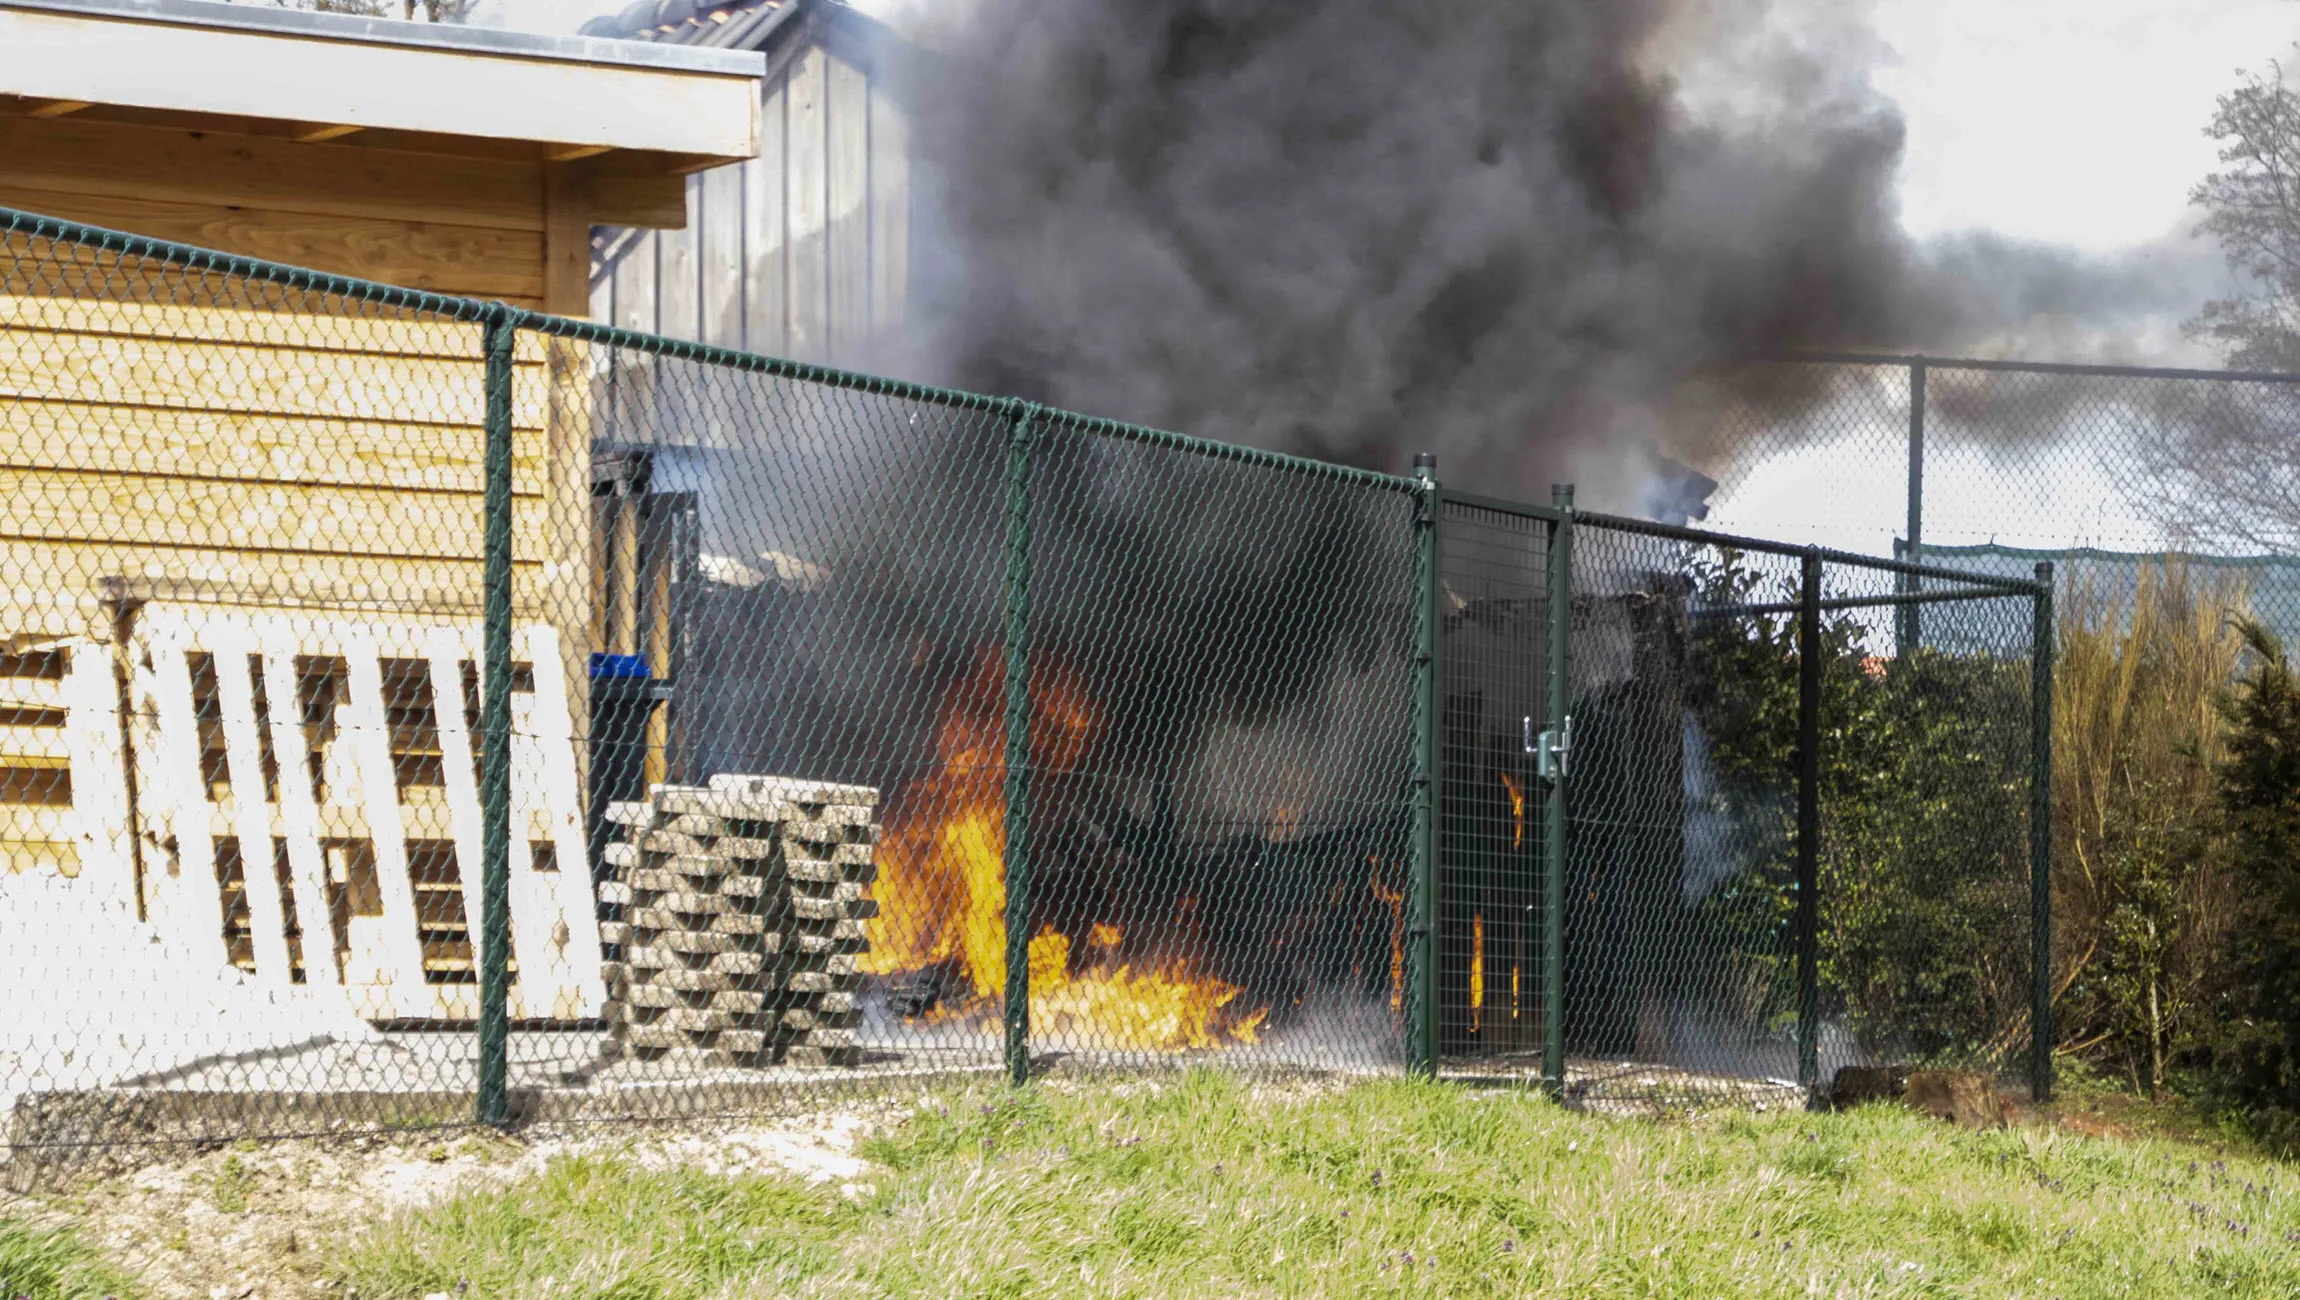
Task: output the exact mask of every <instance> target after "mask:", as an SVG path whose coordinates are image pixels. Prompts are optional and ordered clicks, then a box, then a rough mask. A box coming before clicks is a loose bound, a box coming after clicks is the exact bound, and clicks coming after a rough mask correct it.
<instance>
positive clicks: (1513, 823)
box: [1501, 772, 1525, 849]
mask: <svg viewBox="0 0 2300 1300" xmlns="http://www.w3.org/2000/svg"><path fill="white" fill-rule="evenodd" d="M1501 783H1502V785H1504V786H1506V787H1507V788H1508V789H1509V824H1510V837H1509V846H1510V847H1511V848H1513V849H1522V848H1524V847H1525V787H1524V786H1522V785H1519V784H1518V781H1517V778H1516V777H1514V776H1512V775H1510V774H1509V773H1507V772H1504V773H1502V774H1501Z"/></svg>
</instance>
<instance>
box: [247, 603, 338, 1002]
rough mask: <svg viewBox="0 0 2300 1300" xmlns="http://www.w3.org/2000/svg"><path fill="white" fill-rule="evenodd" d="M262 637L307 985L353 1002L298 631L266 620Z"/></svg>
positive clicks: (319, 993) (282, 818)
mask: <svg viewBox="0 0 2300 1300" xmlns="http://www.w3.org/2000/svg"><path fill="white" fill-rule="evenodd" d="M259 636H260V637H261V641H262V649H263V673H264V698H265V700H266V701H267V702H269V704H270V706H271V733H272V757H273V759H274V760H275V761H276V762H278V763H279V770H280V779H279V803H278V808H279V819H280V827H279V829H280V831H281V836H280V838H281V839H283V840H285V841H286V842H287V854H288V877H289V879H290V881H291V882H292V883H293V885H294V887H295V918H296V928H297V929H299V930H301V931H303V972H304V974H303V977H304V983H305V986H306V987H307V988H309V989H311V990H313V991H314V995H315V996H317V997H320V998H324V999H328V1000H331V1001H336V1002H346V1003H347V1004H348V999H347V995H346V994H345V991H344V987H343V986H344V975H343V971H342V969H341V968H340V967H339V966H338V965H337V964H336V958H335V923H334V921H333V919H332V918H331V916H330V914H329V911H328V905H327V863H326V860H325V858H324V857H323V855H322V854H321V851H320V843H319V805H318V803H317V801H316V800H314V799H313V798H312V789H311V757H310V754H309V752H308V751H307V750H306V748H305V745H304V734H303V718H302V717H301V707H300V702H299V700H298V697H297V694H296V668H295V661H296V631H295V627H294V625H293V624H291V623H289V621H288V620H286V619H280V618H270V619H265V620H264V621H263V622H262V624H261V626H260V631H259Z"/></svg>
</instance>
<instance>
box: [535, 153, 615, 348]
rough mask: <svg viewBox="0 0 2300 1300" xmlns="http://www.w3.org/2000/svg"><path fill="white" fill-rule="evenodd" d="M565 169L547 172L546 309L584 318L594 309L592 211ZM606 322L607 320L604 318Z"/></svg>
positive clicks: (554, 313)
mask: <svg viewBox="0 0 2300 1300" xmlns="http://www.w3.org/2000/svg"><path fill="white" fill-rule="evenodd" d="M580 189H581V187H580V186H579V185H578V184H577V182H576V180H575V178H574V177H573V176H572V175H570V174H569V173H568V170H567V168H566V167H564V166H551V167H545V168H544V169H543V247H542V250H541V255H542V259H543V274H542V288H541V290H540V292H541V294H542V296H543V310H545V311H547V312H550V313H552V314H553V315H558V316H578V317H579V316H583V315H585V314H587V313H588V312H589V311H590V307H591V211H590V208H589V207H588V206H587V205H586V204H585V203H584V202H583V201H582V194H581V192H580ZM602 319H603V318H602Z"/></svg>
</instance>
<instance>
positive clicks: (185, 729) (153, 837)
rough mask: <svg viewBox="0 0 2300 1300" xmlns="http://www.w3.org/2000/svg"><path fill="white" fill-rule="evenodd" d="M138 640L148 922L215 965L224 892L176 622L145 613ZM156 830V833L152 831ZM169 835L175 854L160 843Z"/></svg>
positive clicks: (223, 959)
mask: <svg viewBox="0 0 2300 1300" xmlns="http://www.w3.org/2000/svg"><path fill="white" fill-rule="evenodd" d="M142 638H143V641H144V646H145V654H144V657H145V659H146V661H147V662H148V663H149V665H150V666H149V667H148V668H144V669H141V671H140V673H139V676H140V677H141V679H142V684H141V686H140V687H139V689H138V691H137V695H138V700H137V711H138V712H139V713H142V714H145V715H146V716H149V717H150V718H151V719H152V720H153V726H152V734H151V735H150V736H149V738H148V739H147V740H145V741H144V742H142V743H139V744H138V746H137V750H138V754H139V757H141V755H142V754H143V753H145V752H146V751H147V748H148V751H149V752H150V753H151V755H152V761H151V763H150V765H149V766H148V767H143V768H142V770H141V772H140V773H139V775H140V778H141V779H140V780H139V781H138V783H137V787H138V791H139V799H140V800H148V802H149V804H150V806H151V808H152V810H153V812H154V813H155V814H156V819H155V820H156V822H157V825H156V826H152V825H150V824H149V823H148V824H147V831H146V834H147V838H148V840H149V842H148V843H147V844H146V845H145V854H144V860H145V862H146V864H147V865H146V868H145V875H146V878H147V879H149V880H152V881H153V883H154V885H155V889H154V901H155V902H156V903H157V906H155V907H154V908H153V909H152V920H153V922H154V923H155V924H157V925H158V926H159V927H160V931H161V933H162V934H163V935H164V936H165V937H166V938H167V940H168V942H169V943H170V944H171V945H176V946H178V949H179V951H182V952H184V953H185V954H186V955H187V956H188V957H189V958H190V959H191V960H192V961H193V962H194V963H195V964H196V965H198V966H201V967H221V966H224V965H226V964H227V963H228V961H229V958H228V956H227V954H226V953H225V950H224V921H225V919H226V918H225V915H224V901H223V891H222V890H220V889H218V888H217V886H216V860H215V841H214V839H213V838H212V836H211V835H210V832H209V829H208V797H207V791H206V790H205V789H203V788H202V783H201V781H200V779H199V774H200V768H199V744H200V734H199V717H198V714H197V713H196V712H195V711H194V708H193V704H192V676H191V670H190V667H189V665H188V663H187V662H186V659H185V651H186V649H187V647H186V645H185V643H184V629H183V626H182V624H181V623H180V622H179V621H177V620H175V619H173V618H171V617H167V616H165V615H162V614H157V613H153V612H149V611H147V613H146V616H145V620H144V626H143V628H142ZM155 832H156V833H155ZM171 839H172V840H173V841H174V842H175V843H174V852H173V853H171V852H169V850H168V847H167V841H168V840H171Z"/></svg>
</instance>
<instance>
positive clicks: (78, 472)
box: [0, 0, 765, 1019]
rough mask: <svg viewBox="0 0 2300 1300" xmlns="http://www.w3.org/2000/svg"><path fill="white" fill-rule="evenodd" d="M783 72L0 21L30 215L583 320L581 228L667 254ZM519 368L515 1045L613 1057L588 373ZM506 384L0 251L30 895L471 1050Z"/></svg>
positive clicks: (62, 16) (266, 29) (167, 13)
mask: <svg viewBox="0 0 2300 1300" xmlns="http://www.w3.org/2000/svg"><path fill="white" fill-rule="evenodd" d="M764 63H765V61H764V60H763V59H762V58H761V57H760V56H759V55H758V54H756V53H750V52H744V51H737V50H724V49H713V48H688V47H684V46H677V45H657V44H647V43H637V42H628V41H611V40H600V39H594V38H587V37H579V36H566V37H547V36H532V35H523V34H514V33H505V32H492V31H479V30H468V29H460V28H444V27H433V26H428V25H419V24H411V23H397V22H385V21H376V20H368V19H360V18H352V17H346V16H341V15H331V14H305V13H293V12H285V11H280V10H274V9H269V8H263V7H259V6H254V5H223V4H214V3H205V2H203V0H0V205H5V206H8V207H12V208H17V209H22V210H28V211H31V212H35V213H40V214H43V215H49V216H56V217H63V218H69V219H75V220H80V221H86V222H91V223H95V224H98V225H102V226H107V227H111V228H115V229H121V230H126V231H131V232H135V233H140V234H148V235H154V236H159V237H163V238H167V239H173V240H180V241H184V242H187V243H193V244H199V245H203V246H206V247H209V248H215V249H221V250H224V251H227V252H235V253H244V254H248V255H252V256H257V257H263V258H269V259H273V260H277V261H283V262H289V263H294V264H298V265H303V266H308V267H313V268H317V269H319V270H323V271H332V272H339V273H343V274H348V275H354V276H360V277H365V278H369V279H374V280H381V281H385V282H389V283H394V284H400V285H407V286H412V287H415V288H421V289H430V290H436V291H439V292H442V293H448V294H457V295H470V296H476V297H484V298H491V299H499V300H502V301H505V302H509V303H514V304H518V305H524V306H530V307H536V308H541V309H545V310H549V311H553V312H558V313H562V314H569V315H578V316H580V315H583V314H585V312H586V311H587V309H588V305H589V303H590V299H591V292H590V286H589V275H588V271H589V263H590V249H591V231H592V229H593V228H594V227H595V226H601V225H611V226H617V227H625V228H646V229H661V228H673V227H677V226H679V225H680V223H681V222H683V221H684V220H685V218H686V215H687V195H688V192H689V190H690V188H691V186H692V185H693V183H694V181H693V178H696V177H700V176H705V175H710V174H712V173H713V170H714V169H719V170H720V171H724V172H725V173H726V174H727V175H730V176H732V175H734V174H735V173H734V172H733V171H731V170H728V165H731V164H738V163H741V162H743V161H745V160H747V159H749V158H751V157H752V156H753V154H754V152H755V149H756V145H757V140H758V136H759V121H760V114H761V97H760V91H759V83H760V78H761V75H762V73H763V71H764ZM517 362H518V369H517V381H516V382H517V397H516V402H515V408H516V409H515V412H514V419H515V425H516V462H517V463H516V484H515V491H516V501H515V510H516V516H515V521H516V526H515V533H516V535H515V539H514V548H515V559H516V566H515V567H516V576H515V586H516V590H515V611H516V612H515V620H516V623H517V646H516V650H517V653H518V654H519V656H520V658H521V659H522V660H523V661H524V662H525V664H526V665H528V666H527V667H524V668H523V669H522V670H521V672H520V673H519V675H518V677H517V679H516V680H515V682H514V692H515V694H514V710H515V715H516V717H517V720H518V721H519V723H520V724H521V725H520V726H519V733H520V736H521V740H520V742H519V744H518V745H517V746H515V753H514V762H515V767H516V769H517V771H516V775H515V782H514V786H515V790H514V803H515V809H514V811H515V814H516V816H517V818H518V819H519V824H522V825H525V826H526V827H527V828H528V830H527V833H526V834H524V835H519V834H515V835H514V840H515V845H514V868H515V875H516V878H515V881H514V898H513V928H514V948H515V958H514V959H515V961H516V962H517V964H518V967H519V969H520V972H521V974H520V990H521V991H520V993H519V995H518V1000H517V1001H516V1002H515V1013H517V1014H524V1015H541V1016H548V1015H577V1016H580V1015H592V1014H596V1013H597V1007H598V1004H599V998H600V992H599V972H598V958H599V954H598V946H597V930H596V918H595V916H594V915H593V910H592V908H593V904H592V901H591V889H590V884H591V882H590V879H589V876H588V873H587V872H584V871H582V870H580V869H566V870H562V869H561V865H562V864H566V866H567V867H569V868H574V867H575V865H576V864H578V863H580V862H582V861H583V860H584V858H585V856H586V848H585V844H584V841H583V838H582V833H583V827H582V814H581V808H580V804H581V792H580V772H581V770H582V768H583V767H584V765H585V762H586V756H585V755H584V754H583V753H581V752H580V750H581V745H580V741H581V738H582V735H583V723H582V719H583V715H584V708H585V697H584V688H585V685H586V679H587V677H586V674H585V673H584V671H583V665H584V661H585V660H586V659H587V657H588V655H589V653H590V652H591V651H592V650H593V649H594V648H595V647H594V646H593V645H592V641H593V639H594V636H595V632H594V627H595V624H596V619H595V617H594V615H593V610H594V608H595V607H596V606H597V605H598V604H599V603H600V600H601V594H600V593H599V592H598V591H597V590H596V589H595V581H596V578H597V564H596V559H597V556H596V547H595V538H594V536H593V526H592V508H591V496H592V480H593V471H592V464H591V461H592V444H593V437H594V430H593V428H592V427H591V423H590V407H589V402H588V396H587V394H588V391H589V386H590V374H589V368H588V365H587V359H586V357H585V356H584V355H583V349H580V348H574V347H567V346H558V345H554V346H546V345H545V344H544V343H543V342H542V341H541V340H539V339H537V338H533V337H528V338H524V339H523V340H522V343H521V348H520V352H519V354H518V358H517ZM482 369H483V363H482V360H481V353H480V348H479V335H478V329H477V327H476V326H473V325H467V324H457V323H454V322H451V321H446V320H440V319H431V318H423V317H419V316H416V315H412V314H409V313H401V312H388V311H379V310H377V309H375V308H374V307H373V306H371V305H362V304H356V303H347V302H343V301H340V300H322V299H319V298H317V297H313V296H308V295H299V294H296V293H293V292H289V291H282V290H265V289H255V288H251V287H250V286H248V285H245V284H242V283H238V282H234V281H231V280H229V279H227V278H225V277H221V276H212V275H185V274H182V273H172V272H168V271H164V270H163V269H161V268H159V267H156V266H153V265H150V264H139V263H137V262H135V261H133V260H122V259H119V258H116V257H113V256H111V255H105V254H93V253H89V252H87V251H84V250H81V251H74V250H69V249H60V248H57V247H53V246H51V245H49V244H47V243H46V242H45V241H41V240H37V239H30V238H24V237H17V238H14V239H11V240H0V444H4V448H5V450H4V453H0V455H4V459H0V564H5V566H6V575H5V580H4V581H0V858H4V860H5V862H6V867H7V870H9V871H13V872H22V871H28V870H38V871H54V872H59V873H61V874H63V875H64V876H67V877H70V878H72V879H74V880H76V881H78V882H80V883H81V884H83V885H85V886H86V887H87V893H88V896H89V897H90V898H92V899H95V900H99V901H108V900H113V899H120V898H125V899H132V900H133V903H134V906H135V908H136V910H137V913H138V916H139V917H140V918H141V919H142V920H143V921H145V922H147V923H150V924H153V925H155V926H157V927H159V930H160V932H161V936H162V937H163V938H166V939H167V940H168V941H169V942H173V943H179V944H182V945H188V949H189V951H191V952H192V953H193V954H195V956H197V957H200V958H201V959H213V960H214V961H217V962H223V961H229V962H231V963H233V964H236V965H238V966H240V967H241V968H243V969H245V970H248V971H250V972H251V975H252V978H254V979H256V980H257V981H259V982H261V983H265V984H269V985H271V986H274V987H276V988H280V989H288V988H291V987H293V988H300V989H304V990H322V989H336V988H341V989H342V990H343V991H344V994H345V996H346V997H347V998H348V1000H349V1005H351V1006H352V1007H354V1008H356V1009H357V1010H358V1011H359V1012H360V1013H361V1014H364V1015H367V1016H370V1017H376V1018H387V1019H390V1018H408V1017H415V1018H432V1017H439V1016H450V1017H457V1016H464V1015H468V1014H470V1013H471V1011H472V1010H473V1007H474V1006H475V1002H474V1000H473V999H472V997H471V992H472V990H471V987H470V985H469V983H468V980H469V978H470V973H471V968H472V960H471V957H472V953H471V943H470V926H469V925H468V924H467V917H469V916H474V915H476V896H475V888H474V890H473V891H472V893H471V894H470V895H469V896H467V895H466V891H465V889H464V883H463V880H462V872H461V870H460V866H459V864H460V863H464V862H475V860H476V854H477V842H478V839H477V837H478V825H477V815H478V812H477V802H476V791H475V785H474V782H473V780H472V776H471V767H472V744H473V738H472V734H471V726H470V724H471V719H472V717H473V716H475V715H474V714H473V713H472V712H471V709H470V708H469V707H468V706H469V704H470V703H471V702H472V701H474V700H475V699H476V695H475V692H476V668H475V664H474V660H475V657H476V655H475V650H476V638H477V634H478V612H479V603H480V581H479V579H480V570H481V554H480V536H481V504H482V497H481V478H480V464H481V452H482V441H483V440H482V433H481V428H480V421H481V416H482V395H481V374H482ZM554 668H556V669H557V671H553V669H554ZM291 701H292V705H291V703H290V702H291ZM458 703H463V704H465V705H466V706H467V707H463V708H458V707H456V705H457V704H458ZM291 772H294V773H308V774H309V778H310V779H308V780H304V779H297V780H290V779H287V777H286V774H287V773H291ZM386 791H389V792H390V795H389V797H386V796H385V793H384V792H386ZM259 844H260V845H263V846H264V848H263V849H262V850H259V849H258V848H257V846H258V845H259ZM471 874H472V875H473V876H474V877H476V874H477V873H476V871H474V872H472V873H471ZM322 933H328V934H332V936H333V938H334V943H333V945H332V946H333V948H334V956H335V961H334V962H332V963H328V965H330V966H332V967H334V970H333V972H332V974H333V976H334V977H333V978H319V977H315V970H316V969H317V967H318V965H319V963H317V962H315V961H314V960H313V959H314V958H315V957H317V956H318V953H317V951H316V945H313V946H312V947H313V948H314V949H315V950H314V951H312V952H307V951H306V947H307V945H306V943H305V939H306V937H307V936H310V937H316V936H317V935H319V934H322ZM546 971H548V972H549V978H548V980H545V979H544V978H543V975H542V973H543V972H546ZM330 996H333V995H332V994H331V995H330Z"/></svg>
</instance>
